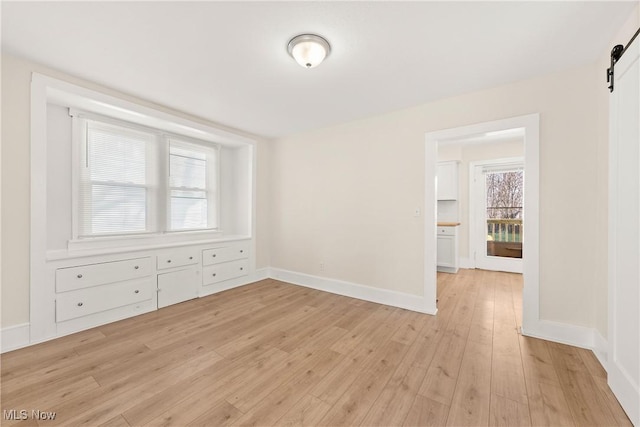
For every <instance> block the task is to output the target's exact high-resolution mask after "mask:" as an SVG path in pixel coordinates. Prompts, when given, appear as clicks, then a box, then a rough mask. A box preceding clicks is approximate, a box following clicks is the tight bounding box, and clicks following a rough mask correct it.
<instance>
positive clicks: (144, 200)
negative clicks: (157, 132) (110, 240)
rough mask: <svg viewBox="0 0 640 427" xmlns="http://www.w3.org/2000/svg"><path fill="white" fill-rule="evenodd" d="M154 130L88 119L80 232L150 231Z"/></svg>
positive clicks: (120, 232)
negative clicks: (137, 128)
mask: <svg viewBox="0 0 640 427" xmlns="http://www.w3.org/2000/svg"><path fill="white" fill-rule="evenodd" d="M153 141H154V135H153V134H151V133H145V132H140V131H137V130H132V129H128V128H125V127H120V126H114V125H110V124H106V123H100V122H95V121H92V120H86V141H85V144H84V150H83V154H84V156H83V157H84V163H85V164H84V168H82V171H81V172H82V173H81V182H80V198H79V202H80V203H79V205H80V206H79V209H80V219H81V221H80V230H79V234H80V235H81V236H94V235H105V234H130V233H142V232H148V231H150V223H149V215H148V206H149V202H150V200H149V199H150V198H151V197H152V194H151V189H152V185H153V181H154V180H153V173H150V170H149V168H150V165H151V162H150V160H151V159H150V157H151V153H152V147H151V145H152V144H153Z"/></svg>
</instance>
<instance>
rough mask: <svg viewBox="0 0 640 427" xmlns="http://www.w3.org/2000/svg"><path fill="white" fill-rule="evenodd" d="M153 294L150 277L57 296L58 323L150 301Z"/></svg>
mask: <svg viewBox="0 0 640 427" xmlns="http://www.w3.org/2000/svg"><path fill="white" fill-rule="evenodd" d="M152 292H153V290H152V280H151V278H150V277H149V278H144V279H138V280H129V281H126V282H120V283H112V284H109V285H102V286H96V287H93V288H88V289H79V290H76V291H71V292H65V293H62V294H58V295H57V296H56V321H57V322H64V321H65V320H70V319H75V318H77V317H82V316H87V315H89V314H94V313H99V312H101V311H106V310H110V309H112V308H117V307H123V306H125V305H129V304H134V303H136V302H141V301H146V300H150V299H151V298H152V295H153V293H152Z"/></svg>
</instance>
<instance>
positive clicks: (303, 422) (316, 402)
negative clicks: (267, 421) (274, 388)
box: [275, 394, 331, 427]
mask: <svg viewBox="0 0 640 427" xmlns="http://www.w3.org/2000/svg"><path fill="white" fill-rule="evenodd" d="M330 408H331V405H329V404H328V403H325V402H323V401H322V400H320V399H318V398H317V397H315V396H312V395H310V394H307V395H305V396H303V397H302V399H300V400H299V401H298V402H297V403H296V404H295V405H293V406H292V407H291V408H289V410H288V411H287V412H286V413H285V414H284V415H283V416H282V417H281V418H280V419H279V420H277V421H276V423H275V425H278V426H283V427H292V426H316V425H319V423H320V420H321V419H322V417H324V416H325V414H326V413H327V412H328V411H329V409H330Z"/></svg>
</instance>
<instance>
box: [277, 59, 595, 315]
mask: <svg viewBox="0 0 640 427" xmlns="http://www.w3.org/2000/svg"><path fill="white" fill-rule="evenodd" d="M602 76H603V71H602V69H601V68H600V67H597V66H596V65H595V64H594V65H593V66H587V67H582V68H579V69H573V70H569V71H565V72H562V73H558V74H554V75H549V76H545V77H542V78H537V79H533V80H528V81H522V82H518V83H515V84H509V85H505V86H502V87H497V88H493V89H490V90H485V91H480V92H475V93H470V94H466V95H462V96H458V97H454V98H449V99H445V100H441V101H437V102H432V103H428V104H425V105H421V106H418V107H415V108H410V109H406V110H402V111H396V112H393V113H389V114H384V115H380V116H376V117H370V118H366V119H363V120H359V121H354V122H350V123H346V124H341V125H338V126H334V127H329V128H325V129H320V130H315V131H311V132H306V133H301V134H298V135H294V136H291V137H288V138H283V139H280V140H277V141H275V142H274V145H273V146H272V147H271V148H272V149H271V151H270V154H271V156H272V157H271V166H272V174H271V178H272V187H271V191H272V203H271V209H272V210H271V211H272V214H271V219H272V222H271V223H272V235H271V239H272V246H271V265H272V266H273V267H276V268H283V269H287V270H293V271H298V272H302V273H308V274H316V275H325V276H328V277H332V278H337V279H342V280H348V281H352V282H355V283H360V284H364V285H368V286H374V287H378V288H385V289H391V290H397V291H402V292H407V293H412V294H416V295H421V294H422V292H423V280H424V272H423V270H424V268H423V261H422V260H423V253H424V242H423V240H424V224H423V222H422V218H415V217H414V216H413V212H414V209H415V208H416V207H422V206H424V163H425V160H424V143H425V142H424V140H425V133H426V132H430V131H435V130H439V129H446V128H451V127H457V126H463V125H469V124H474V123H479V122H485V121H491V120H498V119H503V118H508V117H514V116H520V115H526V114H531V113H540V145H541V146H540V167H541V173H540V176H541V178H540V195H541V199H540V208H541V216H540V236H541V237H540V238H541V242H540V252H541V253H540V267H541V268H540V270H541V271H540V311H541V317H542V318H543V319H549V320H555V321H560V322H567V323H571V324H575V325H584V326H593V325H594V310H593V309H592V308H593V307H594V304H595V303H594V293H595V289H596V283H595V280H596V279H595V277H596V272H597V270H598V269H600V268H603V265H605V264H604V263H606V259H605V258H602V257H598V251H597V248H596V245H594V244H593V236H592V233H590V232H589V230H593V229H594V228H593V227H594V225H595V224H596V223H597V221H598V216H597V206H596V200H599V199H602V198H603V197H605V196H604V195H603V194H597V193H598V192H599V191H600V192H602V191H603V190H602V189H601V188H600V187H599V186H598V176H597V175H596V174H594V170H596V169H597V168H598V162H599V159H598V154H599V151H600V146H599V145H600V144H602V143H603V141H602V140H600V139H599V138H598V136H597V130H598V126H602V124H601V121H602V120H604V118H603V117H599V116H598V114H597V108H596V101H597V100H598V93H599V91H602V90H603V86H604V85H603V81H602ZM605 126H606V125H605ZM321 262H324V263H325V272H324V273H321V272H320V269H319V264H320V263H321ZM585 307H589V308H590V309H585Z"/></svg>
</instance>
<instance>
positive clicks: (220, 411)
mask: <svg viewBox="0 0 640 427" xmlns="http://www.w3.org/2000/svg"><path fill="white" fill-rule="evenodd" d="M241 416H242V412H240V411H239V410H238V409H237V408H236V407H235V406H233V405H231V404H230V403H229V402H227V401H226V400H221V401H219V402H218V403H214V404H213V407H212V408H211V409H209V410H207V411H206V412H205V413H204V414H202V415H200V416H199V417H198V418H196V419H195V420H193V421H191V422H190V423H189V424H187V425H188V426H193V427H210V426H216V427H218V426H219V427H224V426H228V425H232V424H233V423H234V422H235V421H236V420H237V419H238V418H240V417H241Z"/></svg>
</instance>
